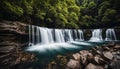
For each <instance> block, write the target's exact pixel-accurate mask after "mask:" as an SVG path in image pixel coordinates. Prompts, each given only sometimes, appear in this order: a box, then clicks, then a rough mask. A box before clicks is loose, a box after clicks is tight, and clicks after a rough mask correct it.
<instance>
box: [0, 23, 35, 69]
mask: <svg viewBox="0 0 120 69" xmlns="http://www.w3.org/2000/svg"><path fill="white" fill-rule="evenodd" d="M27 26H28V25H27V24H24V23H20V22H10V21H3V22H0V53H1V54H0V69H5V68H11V67H14V66H15V65H17V64H19V63H23V62H25V61H27V62H29V60H32V59H33V58H34V55H33V54H28V53H26V52H25V51H23V49H22V48H23V47H24V46H26V45H27V44H26V43H27V41H28V38H26V37H28V33H27Z"/></svg>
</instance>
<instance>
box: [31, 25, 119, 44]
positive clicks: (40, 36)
mask: <svg viewBox="0 0 120 69" xmlns="http://www.w3.org/2000/svg"><path fill="white" fill-rule="evenodd" d="M84 40H85V39H84V32H83V31H82V30H80V29H78V30H75V29H49V28H44V27H38V26H33V25H32V26H30V25H29V46H33V45H39V46H41V45H49V44H54V43H70V42H73V41H84ZM111 40H117V38H116V35H115V31H114V29H107V30H106V38H105V41H111ZM89 41H92V42H98V41H103V38H102V30H101V29H94V30H92V37H91V38H90V40H89Z"/></svg>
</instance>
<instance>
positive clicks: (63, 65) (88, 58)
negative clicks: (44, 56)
mask: <svg viewBox="0 0 120 69" xmlns="http://www.w3.org/2000/svg"><path fill="white" fill-rule="evenodd" d="M119 68H120V44H114V43H113V42H112V43H110V44H108V45H103V46H96V47H94V48H92V49H90V50H82V51H80V52H78V53H74V54H68V55H67V56H62V55H58V56H57V57H56V59H55V60H53V61H52V62H50V63H49V64H48V69H119Z"/></svg>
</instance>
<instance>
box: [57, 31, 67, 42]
mask: <svg viewBox="0 0 120 69" xmlns="http://www.w3.org/2000/svg"><path fill="white" fill-rule="evenodd" d="M55 40H56V42H59V43H61V42H65V39H64V34H63V30H62V29H55Z"/></svg>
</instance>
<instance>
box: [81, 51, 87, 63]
mask: <svg viewBox="0 0 120 69" xmlns="http://www.w3.org/2000/svg"><path fill="white" fill-rule="evenodd" d="M88 54H89V51H87V50H82V51H80V55H81V56H80V59H81V63H82V64H83V65H87V64H88V60H87V58H88Z"/></svg>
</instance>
